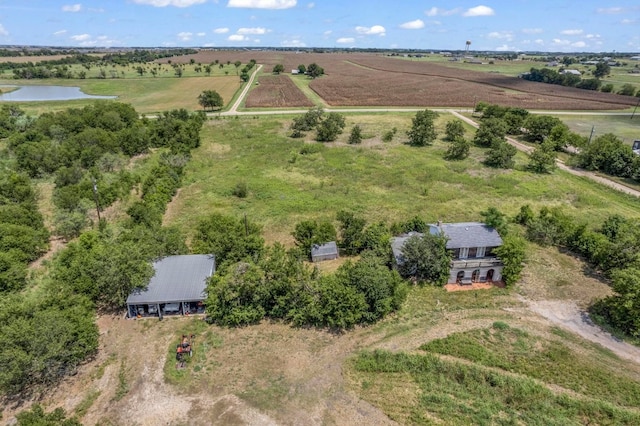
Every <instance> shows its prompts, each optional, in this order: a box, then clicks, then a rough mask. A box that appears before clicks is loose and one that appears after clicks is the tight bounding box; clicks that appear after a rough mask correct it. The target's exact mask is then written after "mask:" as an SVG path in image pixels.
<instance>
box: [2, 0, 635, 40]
mask: <svg viewBox="0 0 640 426" xmlns="http://www.w3.org/2000/svg"><path fill="white" fill-rule="evenodd" d="M466 40H470V41H471V49H472V50H474V49H475V50H497V51H505V50H509V51H514V50H515V51H543V52H612V51H614V50H615V51H617V52H639V51H640V1H638V0H633V1H629V0H606V1H605V0H601V1H595V0H580V1H577V0H495V1H491V0H477V1H467V0H449V1H416V0H386V1H382V0H379V1H376V0H372V1H363V0H313V1H309V0H86V1H81V2H78V3H76V2H75V1H74V0H72V1H58V0H0V44H4V45H12V44H19V45H39V46H78V47H115V46H124V47H133V46H140V47H155V46H172V47H174V46H175V47H191V46H202V47H208V46H211V47H228V46H231V47H233V46H235V47H246V46H249V47H268V46H270V47H282V46H285V47H301V48H302V47H357V48H421V49H464V47H465V42H466Z"/></svg>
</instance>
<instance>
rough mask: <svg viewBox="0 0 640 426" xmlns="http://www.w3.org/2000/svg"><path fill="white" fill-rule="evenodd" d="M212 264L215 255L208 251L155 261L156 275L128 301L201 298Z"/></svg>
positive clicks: (130, 302) (167, 301)
mask: <svg viewBox="0 0 640 426" xmlns="http://www.w3.org/2000/svg"><path fill="white" fill-rule="evenodd" d="M215 267H216V262H215V256H213V255H211V254H191V255H183V256H169V257H165V258H163V259H161V260H159V261H157V262H154V264H153V269H154V271H155V274H154V275H153V277H152V278H151V281H149V285H148V287H147V289H146V290H142V291H140V290H138V291H135V292H134V293H131V294H130V295H129V297H128V298H127V304H129V305H132V304H148V303H171V302H174V303H175V302H183V301H200V300H204V298H205V294H204V291H205V288H206V286H207V279H208V278H209V277H210V276H211V275H213V273H214V271H215Z"/></svg>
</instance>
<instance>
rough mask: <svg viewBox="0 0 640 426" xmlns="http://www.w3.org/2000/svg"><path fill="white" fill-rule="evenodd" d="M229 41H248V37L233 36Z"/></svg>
mask: <svg viewBox="0 0 640 426" xmlns="http://www.w3.org/2000/svg"><path fill="white" fill-rule="evenodd" d="M227 40H229V41H246V40H248V38H247V37H245V36H243V35H242V34H231V35H230V36H229V37H228V38H227Z"/></svg>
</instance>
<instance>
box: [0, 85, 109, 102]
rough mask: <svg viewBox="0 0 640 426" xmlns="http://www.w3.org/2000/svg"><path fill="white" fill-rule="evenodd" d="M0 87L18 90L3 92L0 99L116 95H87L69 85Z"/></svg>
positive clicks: (20, 99) (76, 97) (40, 99)
mask: <svg viewBox="0 0 640 426" xmlns="http://www.w3.org/2000/svg"><path fill="white" fill-rule="evenodd" d="M1 87H5V88H13V87H18V90H14V91H11V92H7V93H3V94H2V95H0V101H8V102H30V101H69V100H72V99H115V98H117V96H95V95H87V94H86V93H84V92H83V91H82V90H80V88H79V87H69V86H9V85H3V86H1Z"/></svg>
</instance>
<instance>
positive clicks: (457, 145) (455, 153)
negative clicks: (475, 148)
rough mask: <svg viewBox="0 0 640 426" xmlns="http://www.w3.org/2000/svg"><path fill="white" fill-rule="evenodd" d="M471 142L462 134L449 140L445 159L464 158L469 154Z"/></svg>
mask: <svg viewBox="0 0 640 426" xmlns="http://www.w3.org/2000/svg"><path fill="white" fill-rule="evenodd" d="M470 149H471V143H470V142H469V141H468V140H466V139H465V138H464V137H462V136H457V137H456V138H455V139H453V140H452V141H451V145H449V148H447V152H446V153H445V155H444V158H446V159H447V160H464V159H465V158H467V157H468V156H469V151H470Z"/></svg>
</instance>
